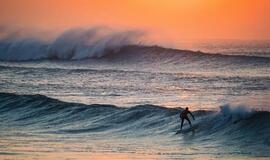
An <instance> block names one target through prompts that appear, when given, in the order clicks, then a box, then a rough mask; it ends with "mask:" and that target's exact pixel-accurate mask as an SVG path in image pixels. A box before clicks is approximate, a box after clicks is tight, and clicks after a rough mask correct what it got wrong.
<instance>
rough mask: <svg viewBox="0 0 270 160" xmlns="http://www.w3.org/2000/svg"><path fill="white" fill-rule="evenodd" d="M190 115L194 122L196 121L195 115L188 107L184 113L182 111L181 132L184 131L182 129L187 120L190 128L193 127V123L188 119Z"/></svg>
mask: <svg viewBox="0 0 270 160" xmlns="http://www.w3.org/2000/svg"><path fill="white" fill-rule="evenodd" d="M188 114H190V115H191V116H192V118H193V120H195V118H194V116H193V114H192V113H191V112H190V111H189V110H188V107H187V108H186V109H185V110H184V111H182V112H181V114H180V118H181V130H182V127H183V124H184V120H185V119H186V120H187V121H188V123H189V126H190V128H191V127H192V124H191V122H190V120H189V118H188Z"/></svg>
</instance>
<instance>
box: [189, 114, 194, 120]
mask: <svg viewBox="0 0 270 160" xmlns="http://www.w3.org/2000/svg"><path fill="white" fill-rule="evenodd" d="M188 113H189V114H190V115H191V116H192V118H193V120H195V118H194V116H193V114H192V113H191V112H188Z"/></svg>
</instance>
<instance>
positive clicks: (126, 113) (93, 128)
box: [0, 93, 270, 146]
mask: <svg viewBox="0 0 270 160" xmlns="http://www.w3.org/2000/svg"><path fill="white" fill-rule="evenodd" d="M181 110H182V109H181V108H165V107H161V106H154V105H140V106H134V107H130V108H121V107H116V106H114V105H101V104H92V105H85V104H79V103H67V102H62V101H59V100H56V99H51V98H48V97H46V96H43V95H16V94H11V93H0V120H1V125H2V127H3V126H4V125H5V124H6V125H9V126H10V125H12V126H14V127H15V126H20V127H24V128H25V127H26V128H29V129H32V130H33V131H34V130H38V131H41V132H43V133H52V134H101V135H106V134H110V135H112V134H114V133H115V135H117V136H123V135H124V136H131V137H132V136H136V137H138V136H150V135H160V134H164V135H172V136H175V135H174V134H175V132H176V131H177V130H178V129H179V127H180V125H179V113H180V112H181ZM194 115H195V117H196V120H195V121H194V122H193V123H195V124H198V126H199V127H198V129H197V130H196V136H197V138H198V139H199V140H205V139H207V138H209V137H220V136H221V137H222V139H223V140H224V138H225V139H228V140H232V141H235V144H239V143H247V142H248V145H258V146H262V145H266V146H270V141H269V139H270V135H269V132H270V113H269V112H267V111H253V110H250V109H247V108H246V107H235V108H234V107H231V106H229V105H225V106H222V107H220V111H206V110H198V111H194ZM184 127H188V126H184Z"/></svg>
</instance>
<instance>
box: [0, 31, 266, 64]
mask: <svg viewBox="0 0 270 160" xmlns="http://www.w3.org/2000/svg"><path fill="white" fill-rule="evenodd" d="M143 36H144V32H142V31H137V30H130V31H113V30H110V29H107V28H102V27H96V28H91V29H85V30H79V29H77V30H76V29H73V30H69V31H66V32H64V33H62V34H61V35H59V36H58V37H56V38H55V40H52V41H44V40H41V39H39V38H28V37H23V38H21V37H20V38H16V35H14V34H12V36H10V37H9V36H5V37H4V38H0V60H2V61H30V60H43V59H51V60H54V59H58V60H82V59H90V58H115V59H116V58H118V59H120V60H126V59H133V58H135V60H145V61H153V60H159V61H161V62H173V63H174V62H179V61H180V60H186V59H187V58H191V59H192V58H193V59H195V60H196V59H201V58H230V59H243V58H244V60H256V61H267V62H269V61H270V58H269V57H256V56H244V55H239V56H237V55H221V54H207V53H202V52H194V51H188V50H178V49H172V48H163V47H160V46H145V45H141V39H142V37H143ZM14 37H15V38H14Z"/></svg>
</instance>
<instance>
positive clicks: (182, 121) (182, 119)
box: [181, 118, 185, 130]
mask: <svg viewBox="0 0 270 160" xmlns="http://www.w3.org/2000/svg"><path fill="white" fill-rule="evenodd" d="M184 120H185V119H184V118H181V130H182V127H183V123H184Z"/></svg>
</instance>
